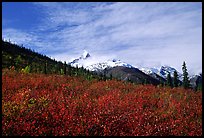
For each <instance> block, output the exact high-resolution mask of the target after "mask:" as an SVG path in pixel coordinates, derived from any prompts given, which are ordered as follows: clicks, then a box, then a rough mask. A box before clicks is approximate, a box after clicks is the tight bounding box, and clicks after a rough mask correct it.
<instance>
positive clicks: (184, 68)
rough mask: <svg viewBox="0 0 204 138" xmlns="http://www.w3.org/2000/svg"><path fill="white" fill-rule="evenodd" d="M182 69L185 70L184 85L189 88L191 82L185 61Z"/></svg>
mask: <svg viewBox="0 0 204 138" xmlns="http://www.w3.org/2000/svg"><path fill="white" fill-rule="evenodd" d="M182 70H183V87H184V88H185V89H187V88H189V85H190V83H189V79H188V72H187V68H186V63H185V61H184V62H183V65H182Z"/></svg>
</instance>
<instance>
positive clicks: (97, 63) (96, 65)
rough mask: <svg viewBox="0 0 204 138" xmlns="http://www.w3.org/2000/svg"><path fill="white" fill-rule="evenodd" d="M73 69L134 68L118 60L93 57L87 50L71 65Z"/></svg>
mask: <svg viewBox="0 0 204 138" xmlns="http://www.w3.org/2000/svg"><path fill="white" fill-rule="evenodd" d="M69 64H70V65H71V66H73V67H82V66H83V67H84V68H86V69H88V70H90V71H102V70H104V69H105V68H111V67H115V66H125V67H128V68H133V66H132V65H130V64H128V63H125V62H122V61H121V60H118V59H107V58H104V57H100V58H98V57H92V56H91V55H90V54H89V53H88V52H87V51H86V50H84V53H83V54H82V55H81V56H80V57H79V58H77V59H74V60H73V61H72V62H70V63H69Z"/></svg>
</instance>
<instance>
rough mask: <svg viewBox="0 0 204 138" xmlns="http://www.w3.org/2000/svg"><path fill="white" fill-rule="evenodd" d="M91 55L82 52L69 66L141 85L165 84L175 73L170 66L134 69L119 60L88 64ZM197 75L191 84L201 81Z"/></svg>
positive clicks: (179, 76)
mask: <svg viewBox="0 0 204 138" xmlns="http://www.w3.org/2000/svg"><path fill="white" fill-rule="evenodd" d="M91 58H92V57H91V55H90V53H89V52H87V51H86V50H84V53H83V54H82V55H81V56H80V57H79V58H76V59H74V60H73V61H72V62H69V64H70V65H71V66H73V67H77V66H78V67H82V66H83V67H84V68H85V69H87V70H90V71H94V72H97V73H103V74H105V75H106V76H110V74H111V75H112V76H113V77H115V78H118V79H121V80H130V81H133V82H138V83H142V82H144V81H147V82H149V83H152V84H159V83H160V81H162V82H166V79H167V75H168V73H170V75H171V77H173V75H174V71H177V70H176V69H175V68H173V67H171V66H161V67H160V68H155V67H152V68H147V67H140V68H138V67H136V66H134V65H131V64H128V63H126V62H123V61H121V60H119V59H108V60H106V61H102V62H97V63H96V62H95V63H93V64H90V63H89V62H91ZM177 73H178V79H179V80H180V83H181V81H182V79H183V78H182V74H181V73H180V72H178V71H177ZM198 76H199V75H193V76H190V78H189V79H190V80H191V84H195V81H197V80H198V79H199V80H202V79H200V77H198Z"/></svg>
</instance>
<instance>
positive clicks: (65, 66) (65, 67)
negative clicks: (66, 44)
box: [64, 61, 67, 75]
mask: <svg viewBox="0 0 204 138" xmlns="http://www.w3.org/2000/svg"><path fill="white" fill-rule="evenodd" d="M66 69H67V64H66V61H65V62H64V74H65V75H66V74H67V70H66Z"/></svg>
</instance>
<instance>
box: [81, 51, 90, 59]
mask: <svg viewBox="0 0 204 138" xmlns="http://www.w3.org/2000/svg"><path fill="white" fill-rule="evenodd" d="M90 56H91V55H90V54H89V52H87V51H86V50H84V53H83V54H82V55H81V58H83V59H86V58H88V57H90Z"/></svg>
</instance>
